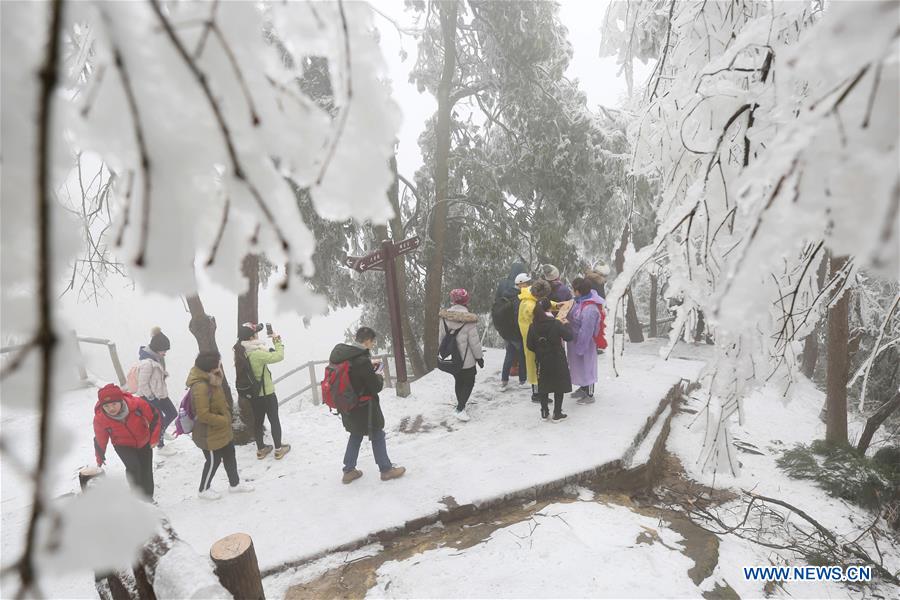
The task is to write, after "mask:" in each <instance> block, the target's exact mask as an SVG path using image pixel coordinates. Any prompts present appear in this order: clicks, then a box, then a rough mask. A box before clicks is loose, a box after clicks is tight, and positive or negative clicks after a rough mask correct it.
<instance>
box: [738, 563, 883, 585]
mask: <svg viewBox="0 0 900 600" xmlns="http://www.w3.org/2000/svg"><path fill="white" fill-rule="evenodd" d="M744 579H746V580H747V581H840V582H848V581H849V582H863V581H871V580H872V567H863V566H859V567H856V566H854V567H847V568H846V569H844V568H843V567H838V566H830V567H810V566H806V567H744Z"/></svg>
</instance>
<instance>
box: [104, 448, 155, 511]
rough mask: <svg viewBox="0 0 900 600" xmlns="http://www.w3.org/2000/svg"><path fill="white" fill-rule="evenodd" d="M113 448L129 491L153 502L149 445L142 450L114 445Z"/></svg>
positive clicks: (151, 456) (151, 457)
mask: <svg viewBox="0 0 900 600" xmlns="http://www.w3.org/2000/svg"><path fill="white" fill-rule="evenodd" d="M113 448H115V450H116V454H118V455H119V458H120V459H121V460H122V464H124V465H125V475H126V476H127V477H128V483H129V484H130V485H131V489H133V490H137V491H139V492H141V493H142V494H144V496H146V497H147V498H148V499H149V500H153V449H152V448H150V444H147V445H146V446H144V447H143V448H133V447H131V446H115V445H114V446H113Z"/></svg>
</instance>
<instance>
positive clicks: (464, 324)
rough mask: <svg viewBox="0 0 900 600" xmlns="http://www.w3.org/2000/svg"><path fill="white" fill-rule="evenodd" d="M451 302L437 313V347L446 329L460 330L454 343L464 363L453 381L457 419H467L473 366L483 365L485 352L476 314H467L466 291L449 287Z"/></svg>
mask: <svg viewBox="0 0 900 600" xmlns="http://www.w3.org/2000/svg"><path fill="white" fill-rule="evenodd" d="M450 301H451V302H452V303H453V306H451V307H450V308H448V309H445V310H442V311H441V312H440V313H438V315H439V316H440V318H441V328H440V340H439V341H438V346H440V343H441V342H442V341H443V340H444V336H445V335H446V334H447V332H453V331H458V332H459V333H457V334H456V345H457V347H458V348H459V355H460V356H461V357H462V361H463V363H462V369H461V370H460V371H459V372H458V373H454V375H453V379H454V380H455V381H456V418H457V419H459V420H460V421H468V420H469V413H467V412H466V403H467V402H468V401H469V396H471V395H472V390H473V389H474V387H475V370H476V369H475V365H476V364H477V365H478V366H479V367H481V368H482V369H483V368H484V354H483V352H482V350H481V337H480V336H479V335H478V315H474V314H472V313H470V312H469V309H468V308H467V305H468V304H469V292H467V291H466V290H464V289H462V288H458V289H455V290H452V291H451V292H450Z"/></svg>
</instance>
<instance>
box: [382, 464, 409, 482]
mask: <svg viewBox="0 0 900 600" xmlns="http://www.w3.org/2000/svg"><path fill="white" fill-rule="evenodd" d="M404 473H406V467H391V468H390V469H388V470H387V471H382V472H381V480H382V481H388V480H389V479H397V478H398V477H403V474H404Z"/></svg>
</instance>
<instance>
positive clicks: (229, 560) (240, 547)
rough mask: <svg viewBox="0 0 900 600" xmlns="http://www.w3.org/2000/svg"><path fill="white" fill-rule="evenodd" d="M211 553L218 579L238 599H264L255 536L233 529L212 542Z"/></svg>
mask: <svg viewBox="0 0 900 600" xmlns="http://www.w3.org/2000/svg"><path fill="white" fill-rule="evenodd" d="M209 557H210V558H211V559H212V561H213V563H215V565H216V575H218V576H219V581H220V582H221V583H222V585H223V586H224V587H225V589H227V590H228V591H229V592H231V594H232V595H233V596H234V597H235V599H236V600H265V597H266V595H265V592H264V591H263V585H262V577H261V576H260V574H259V563H258V562H257V561H256V551H255V550H254V549H253V540H252V539H250V536H249V535H247V534H246V533H233V534H231V535H229V536H227V537H224V538H222V539H221V540H219V541H217V542H216V543H215V544H213V545H212V548H210V550H209Z"/></svg>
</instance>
